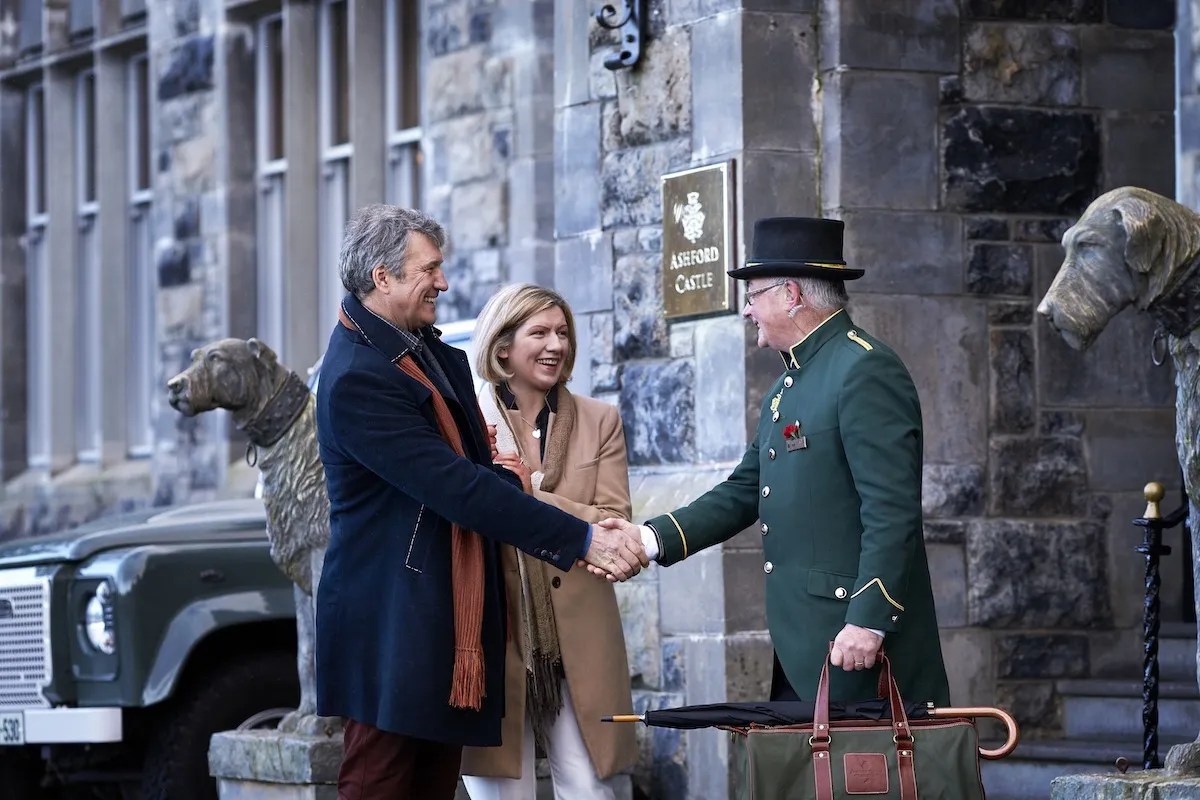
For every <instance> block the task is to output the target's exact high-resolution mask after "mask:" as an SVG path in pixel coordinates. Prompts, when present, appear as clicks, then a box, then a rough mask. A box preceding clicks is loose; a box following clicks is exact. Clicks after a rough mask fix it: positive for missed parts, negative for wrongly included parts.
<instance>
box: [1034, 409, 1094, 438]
mask: <svg viewBox="0 0 1200 800" xmlns="http://www.w3.org/2000/svg"><path fill="white" fill-rule="evenodd" d="M1083 427H1084V415H1083V414H1082V413H1078V412H1074V411H1060V410H1055V411H1043V412H1042V414H1041V419H1040V420H1039V423H1038V433H1040V434H1041V435H1042V436H1078V435H1079V434H1081V433H1083Z"/></svg>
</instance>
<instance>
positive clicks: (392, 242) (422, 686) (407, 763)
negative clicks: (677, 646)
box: [316, 205, 646, 800]
mask: <svg viewBox="0 0 1200 800" xmlns="http://www.w3.org/2000/svg"><path fill="white" fill-rule="evenodd" d="M444 244H445V233H444V231H443V230H442V227H441V226H440V225H439V224H438V223H437V222H435V221H434V220H432V219H430V218H429V217H427V216H425V215H424V214H422V213H420V212H418V211H413V210H408V209H403V208H399V207H397V206H383V205H375V206H367V207H365V208H363V209H361V210H360V211H359V212H358V213H357V214H356V215H355V216H354V218H353V219H352V220H351V221H350V222H349V223H348V224H347V227H346V234H345V239H344V241H343V244H342V251H341V256H340V259H339V264H338V270H339V273H340V275H341V279H342V283H343V285H344V286H345V288H346V290H347V292H348V294H347V295H346V297H345V299H344V300H343V301H342V308H341V313H340V322H339V324H338V325H337V326H336V327H335V328H334V331H333V333H332V335H331V336H330V339H329V348H328V350H327V351H326V354H325V358H324V361H323V364H322V368H321V381H320V387H319V389H318V392H317V435H318V440H319V442H320V447H321V461H322V462H323V464H324V466H325V475H326V480H327V484H328V488H329V499H330V542H329V549H328V552H327V554H326V558H325V567H324V573H323V576H322V579H321V584H320V588H319V590H318V593H317V625H316V628H317V635H316V639H317V645H316V646H317V654H316V659H317V706H318V711H319V713H320V714H322V715H326V716H342V717H346V718H347V722H346V730H345V757H344V760H343V763H342V769H341V774H340V775H339V778H338V797H339V800H360V799H361V798H388V800H399V799H400V798H422V800H426V799H428V800H437V798H446V799H447V800H449V799H450V798H452V797H453V796H454V791H455V786H456V784H457V780H458V769H459V761H460V755H461V748H462V746H463V745H474V746H481V745H482V746H488V745H492V746H494V745H498V744H500V720H501V717H502V716H503V714H504V645H505V637H506V618H507V612H506V608H505V602H504V580H503V576H502V574H501V572H500V570H501V561H500V558H499V557H498V555H499V554H498V545H499V543H501V542H504V543H508V544H512V545H514V546H516V547H518V548H520V549H522V550H524V551H525V552H527V553H529V554H531V555H533V556H535V557H537V558H540V559H542V560H544V561H547V562H548V563H550V564H553V565H554V566H556V567H558V568H559V569H562V570H567V569H570V568H571V567H572V566H573V565H574V563H575V561H576V559H579V558H582V559H584V560H586V561H587V562H588V563H589V564H592V565H595V566H598V567H600V568H602V569H604V570H606V571H608V572H609V573H611V574H612V576H613V577H615V578H622V579H623V578H627V577H630V576H632V575H633V574H635V573H636V572H637V571H638V570H639V569H640V567H641V566H643V565H644V564H645V563H646V560H645V553H644V551H643V550H642V545H641V542H640V541H637V540H636V539H634V538H631V537H629V536H627V535H626V534H624V533H622V532H619V531H613V530H608V529H604V528H600V527H598V526H590V525H588V524H587V523H586V522H584V521H582V520H580V519H577V518H575V517H573V516H571V515H569V514H567V513H565V512H563V511H560V510H559V509H557V508H555V507H553V506H550V505H547V504H544V503H542V502H540V501H538V500H535V499H534V498H533V497H531V496H529V495H527V494H525V493H524V492H522V491H521V488H520V481H519V479H517V477H516V476H515V475H514V474H513V473H511V472H509V471H508V470H506V469H503V468H501V467H497V466H494V465H493V464H492V452H491V442H490V441H489V435H488V431H487V429H486V426H485V424H484V422H483V418H482V416H481V414H480V412H479V409H478V406H477V405H476V401H475V391H474V386H473V382H472V378H471V371H470V368H469V367H468V365H467V357H466V354H465V353H463V352H462V351H460V350H457V349H455V348H452V347H449V346H448V345H445V344H443V343H442V342H441V341H439V339H438V332H437V330H436V329H435V328H434V327H433V322H434V319H435V317H436V311H437V299H438V295H439V294H440V293H441V292H444V291H446V290H447V289H448V288H449V286H448V284H447V283H446V277H445V274H444V273H443V271H442V247H443V246H444Z"/></svg>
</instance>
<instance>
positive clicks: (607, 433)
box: [462, 387, 637, 778]
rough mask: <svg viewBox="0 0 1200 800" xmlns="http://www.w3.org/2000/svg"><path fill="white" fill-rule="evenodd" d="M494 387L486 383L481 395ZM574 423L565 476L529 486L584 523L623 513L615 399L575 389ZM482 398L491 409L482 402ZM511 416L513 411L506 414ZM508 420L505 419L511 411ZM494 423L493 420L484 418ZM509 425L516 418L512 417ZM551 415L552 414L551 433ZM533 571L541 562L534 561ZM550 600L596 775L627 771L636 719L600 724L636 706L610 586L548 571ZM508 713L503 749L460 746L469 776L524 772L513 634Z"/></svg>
mask: <svg viewBox="0 0 1200 800" xmlns="http://www.w3.org/2000/svg"><path fill="white" fill-rule="evenodd" d="M490 391H492V389H491V387H484V392H490ZM572 399H573V400H574V401H575V427H574V429H573V431H572V433H571V438H570V443H569V445H568V447H567V458H566V461H565V463H564V465H563V473H562V477H561V478H560V479H559V482H558V486H557V487H555V491H554V492H543V491H541V490H537V489H535V490H534V496H535V497H537V498H538V499H539V500H543V501H545V502H547V503H550V504H551V505H554V506H557V507H559V508H561V509H562V510H564V511H566V512H568V513H570V514H573V515H575V516H577V517H579V518H581V519H584V520H586V521H588V522H598V521H600V520H602V519H605V518H607V517H621V518H623V519H629V516H630V514H631V508H630V502H629V471H628V463H627V459H626V453H625V432H624V428H623V427H622V425H621V417H620V415H619V414H618V413H617V409H616V408H614V407H613V406H611V405H609V404H607V403H603V402H600V401H598V400H593V399H592V398H589V397H580V396H577V395H572ZM481 405H483V406H484V407H485V408H486V407H487V404H486V402H482V398H481ZM502 413H506V414H512V413H515V412H502ZM510 419H511V417H510ZM489 421H491V420H489ZM511 424H512V425H514V426H519V425H520V423H519V422H515V421H513V422H512V423H511ZM553 428H554V417H553V415H552V416H551V418H550V430H551V434H550V435H551V436H552V435H553V433H552V431H553ZM524 456H525V460H526V462H527V463H532V464H535V465H539V466H540V459H539V458H538V454H537V453H536V452H533V453H526V454H524ZM504 551H505V552H504V553H503V555H502V563H503V566H504V582H505V590H506V592H507V596H508V609H509V630H512V631H519V630H520V612H519V610H518V609H519V605H518V604H519V603H520V598H521V586H520V580H519V576H518V572H517V560H516V553H515V551H514V550H513V549H512V548H511V547H505V548H504ZM531 563H532V565H533V567H534V568H535V569H544V566H543V564H542V563H541V562H538V561H532V560H531ZM549 580H550V585H551V590H550V596H551V602H552V604H553V606H554V616H555V624H556V627H557V629H558V639H559V645H560V647H561V649H562V657H563V669H564V671H565V672H566V683H565V687H566V690H567V691H569V692H570V693H571V702H572V704H573V705H574V706H575V714H576V717H577V718H578V721H579V727H580V731H581V732H582V734H583V741H584V744H585V745H586V746H587V750H588V754H589V755H590V756H591V759H592V766H593V767H595V769H596V774H597V775H598V776H600V777H601V778H608V777H610V776H612V775H614V774H616V773H618V772H626V771H628V770H629V769H631V768H632V767H633V765H634V763H635V762H636V761H637V740H636V736H635V732H634V729H633V726H628V725H613V724H611V723H603V722H600V718H601V717H602V716H604V715H607V714H623V713H632V708H633V703H632V698H631V696H630V686H629V661H628V658H627V656H626V653H625V638H624V634H623V633H622V630H621V615H620V612H619V611H618V608H617V598H616V593H615V592H614V591H613V586H612V584H610V583H608V582H607V581H602V580H599V579H597V578H595V577H593V576H592V575H591V574H590V573H588V572H587V571H586V570H581V569H573V570H571V571H570V572H568V573H566V574H561V573H559V572H557V571H554V572H553V573H552V574H551V575H549ZM504 688H505V716H504V721H503V730H502V733H501V746H500V747H495V748H492V747H489V748H466V749H464V750H463V762H462V771H463V774H465V775H486V776H494V777H509V778H516V777H520V769H521V763H520V759H521V737H522V735H523V731H524V724H525V665H524V660H523V658H522V654H521V651H520V649H519V642H518V640H517V637H510V638H509V643H508V649H507V653H506V657H505V679H504Z"/></svg>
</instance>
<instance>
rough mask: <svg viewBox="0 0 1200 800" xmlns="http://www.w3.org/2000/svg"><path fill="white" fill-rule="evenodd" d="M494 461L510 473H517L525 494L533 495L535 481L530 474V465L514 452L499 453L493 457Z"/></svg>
mask: <svg viewBox="0 0 1200 800" xmlns="http://www.w3.org/2000/svg"><path fill="white" fill-rule="evenodd" d="M492 461H493V462H495V463H497V464H499V465H500V466H502V467H504V468H505V469H507V470H508V471H510V472H515V473H516V474H517V477H518V478H520V479H521V488H523V489H524V490H525V494H533V479H532V476H531V474H530V472H529V465H528V464H526V463H525V461H524V460H523V459H522V458H521V457H520V456H519V455H517V454H516V453H514V452H512V451H507V452H504V453H497V454H496V455H494V456H492Z"/></svg>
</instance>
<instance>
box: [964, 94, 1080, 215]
mask: <svg viewBox="0 0 1200 800" xmlns="http://www.w3.org/2000/svg"><path fill="white" fill-rule="evenodd" d="M942 142H943V146H942V171H943V174H944V175H945V176H946V177H945V181H946V183H945V190H944V191H945V202H946V205H947V207H948V208H951V209H956V210H960V211H979V212H1009V213H1025V214H1029V213H1044V214H1063V213H1078V212H1080V211H1082V210H1083V208H1084V207H1085V206H1086V205H1087V204H1088V203H1089V202H1091V200H1092V199H1093V198H1095V197H1096V195H1097V189H1098V184H1099V167H1100V131H1099V125H1098V124H1097V121H1096V117H1095V116H1094V115H1093V114H1091V113H1089V112H1076V111H1071V112H1052V111H1040V110H1033V109H1021V108H1008V107H997V106H968V107H965V108H960V109H958V110H956V111H951V112H948V113H947V115H946V116H945V117H944V119H943V123H942Z"/></svg>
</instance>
